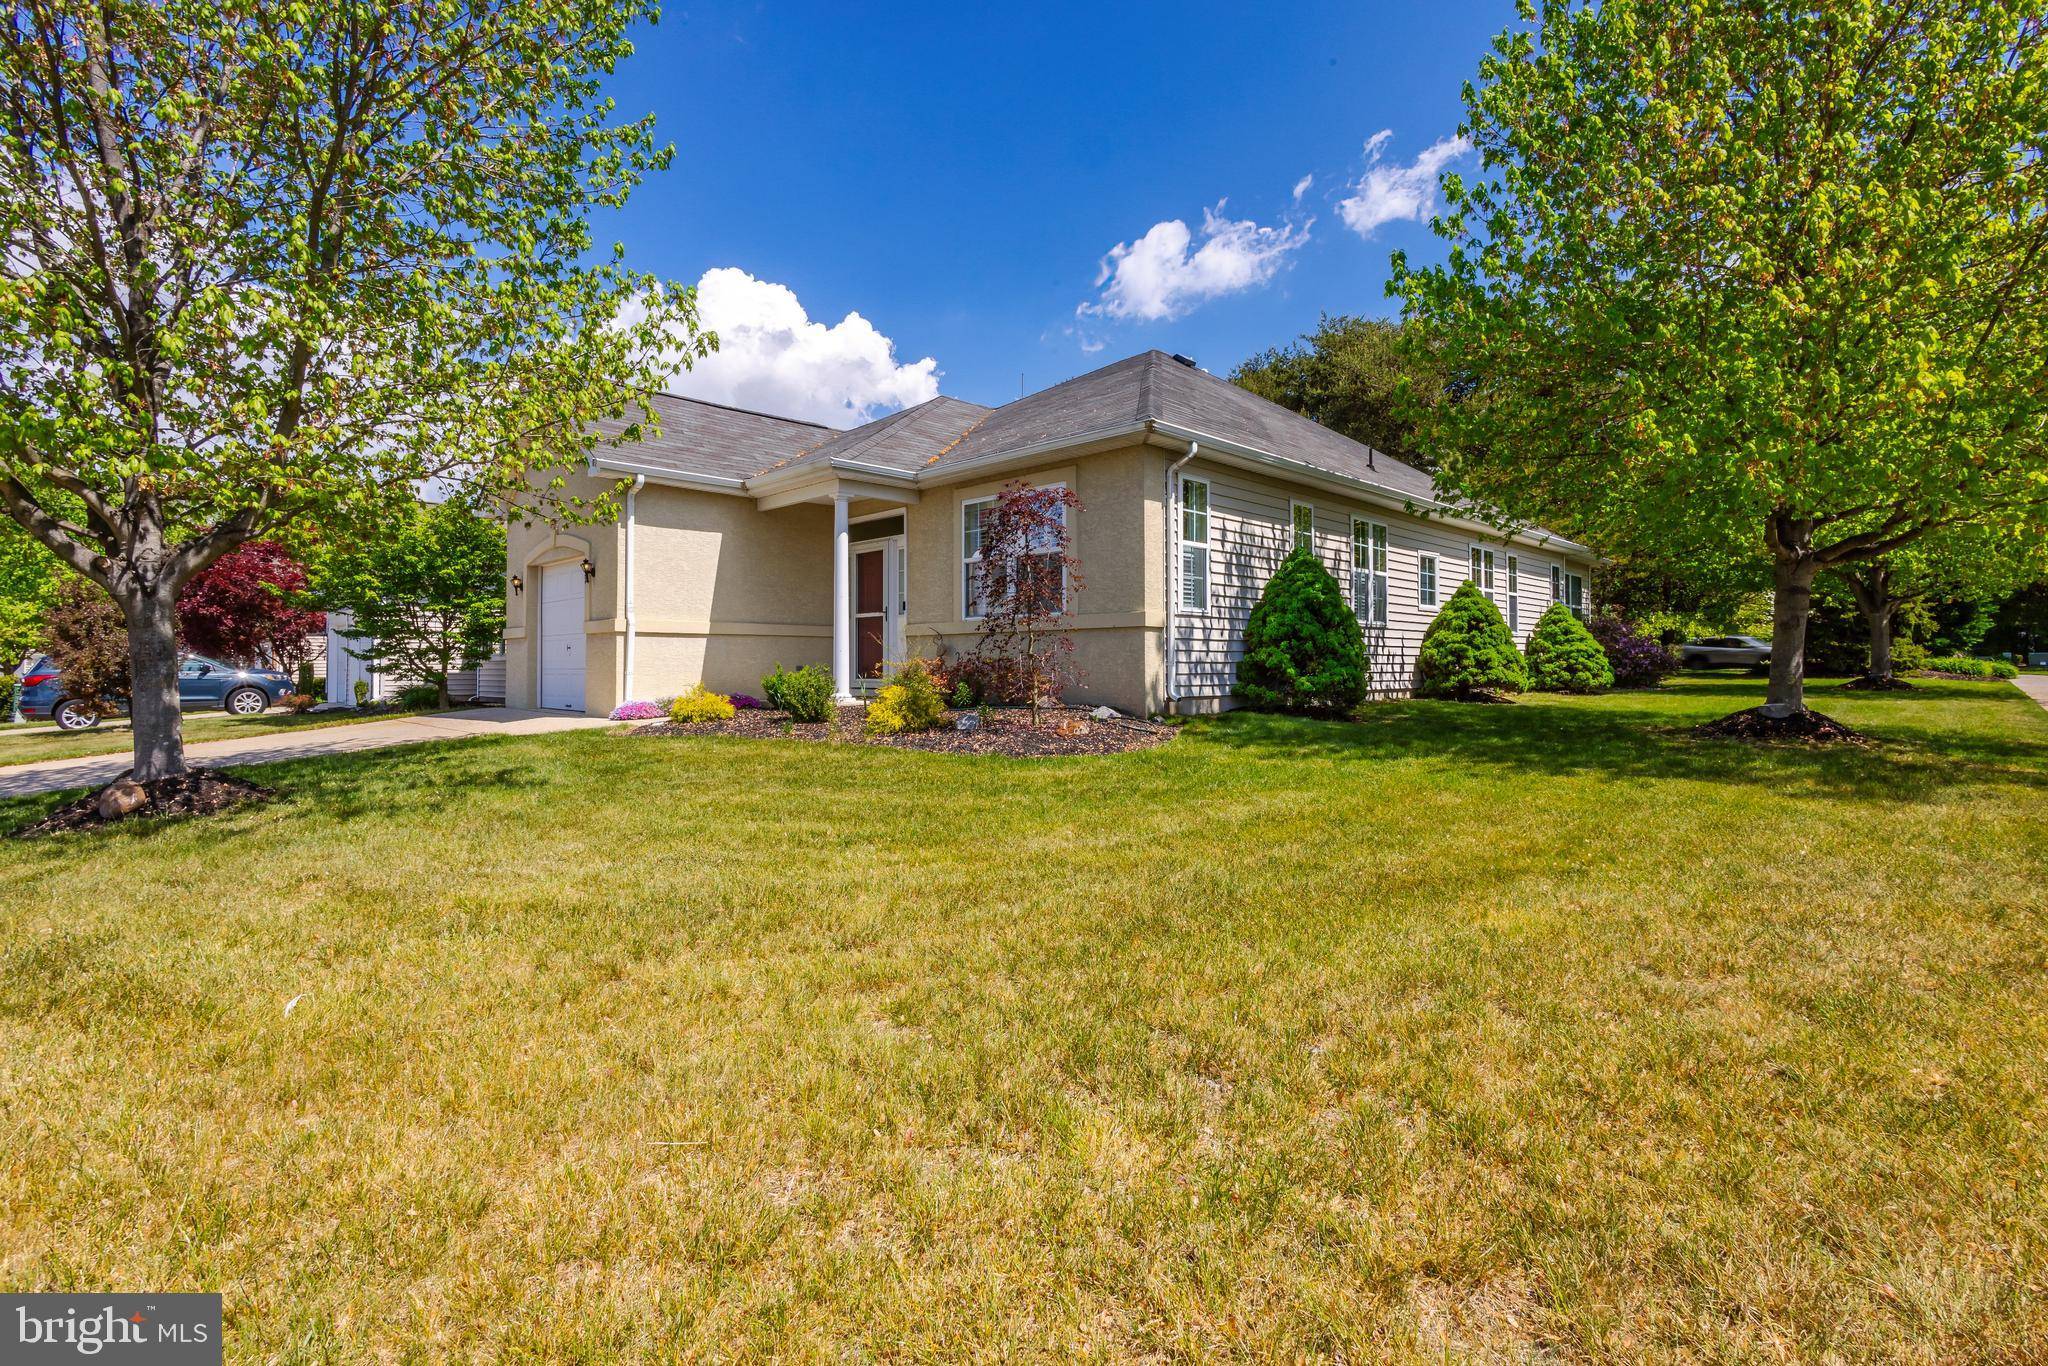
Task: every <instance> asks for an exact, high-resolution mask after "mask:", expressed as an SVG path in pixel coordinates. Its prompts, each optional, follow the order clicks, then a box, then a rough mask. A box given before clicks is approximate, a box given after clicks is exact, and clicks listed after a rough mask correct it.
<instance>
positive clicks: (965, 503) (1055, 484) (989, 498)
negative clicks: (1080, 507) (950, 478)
mask: <svg viewBox="0 0 2048 1366" xmlns="http://www.w3.org/2000/svg"><path fill="white" fill-rule="evenodd" d="M1066 486H1067V481H1066V480H1064V479H1055V480H1053V481H1052V482H1051V483H1049V484H1033V485H1032V486H1031V487H1032V488H1035V489H1063V488H1065V487H1066ZM996 497H997V495H996V494H993V493H990V494H984V495H982V496H981V497H979V498H962V499H961V500H960V540H959V541H958V542H957V544H958V545H959V547H960V620H962V621H981V620H983V619H984V618H986V617H987V615H988V614H987V613H986V612H969V611H968V610H967V609H968V607H969V606H970V605H971V604H970V603H969V602H968V600H967V566H968V565H970V564H980V563H981V525H980V522H979V521H977V522H976V523H975V542H974V557H973V558H972V559H969V558H968V556H967V509H969V508H971V507H979V506H981V505H982V504H984V503H987V504H993V503H994V502H995V501H996ZM1066 521H1067V510H1066V508H1065V507H1062V508H1061V509H1060V522H1061V524H1062V525H1065V524H1066ZM908 529H909V521H908V518H906V519H905V530H908ZM1067 530H1068V533H1069V535H1070V537H1071V533H1072V531H1073V528H1072V527H1071V526H1069V527H1067ZM1073 591H1074V588H1073V584H1072V583H1071V582H1070V581H1069V576H1068V574H1067V573H1066V572H1065V571H1064V570H1062V571H1061V573H1060V611H1061V613H1062V614H1064V613H1065V612H1066V610H1067V607H1068V603H1067V598H1068V595H1069V594H1071V593H1072V592H1073Z"/></svg>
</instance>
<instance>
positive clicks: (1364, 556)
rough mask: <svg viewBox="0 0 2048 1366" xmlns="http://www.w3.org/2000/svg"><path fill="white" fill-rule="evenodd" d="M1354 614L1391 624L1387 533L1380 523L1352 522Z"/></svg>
mask: <svg viewBox="0 0 2048 1366" xmlns="http://www.w3.org/2000/svg"><path fill="white" fill-rule="evenodd" d="M1351 610H1352V611H1354V612H1356V613H1358V619H1359V620H1360V621H1369V622H1373V623H1375V624H1380V625H1384V624H1385V622H1386V620H1387V529H1386V528H1385V527H1383V526H1381V525H1380V524H1379V523H1378V522H1364V521H1359V520H1358V519H1356V518H1353V519H1352V522H1351Z"/></svg>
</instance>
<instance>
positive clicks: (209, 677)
mask: <svg viewBox="0 0 2048 1366" xmlns="http://www.w3.org/2000/svg"><path fill="white" fill-rule="evenodd" d="M292 686H293V685H292V680H291V679H290V677H288V676H287V675H285V674H283V673H280V672H279V671H278V670H276V669H238V668H236V667H235V666H234V665H232V664H222V663H221V662H220V661H218V660H214V659H206V658H204V657H202V656H200V655H187V656H185V658H184V659H183V660H182V661H180V663H179V665H178V705H179V706H180V707H182V708H183V709H184V710H186V711H200V710H204V709H206V708H209V707H219V708H220V709H221V710H222V711H225V712H227V713H228V714H229V715H231V716H260V715H262V714H263V713H264V712H266V711H268V710H270V708H271V706H272V705H273V704H274V703H276V702H277V701H278V699H280V698H282V697H284V696H285V695H286V694H288V693H290V692H291V691H292ZM114 707H115V709H116V710H117V711H123V712H125V711H127V710H128V701H127V699H126V698H118V699H116V700H115V702H114ZM21 714H22V716H23V717H24V718H25V719H27V720H30V721H42V720H53V721H55V722H56V723H57V728H58V729H59V730H90V729H92V728H93V727H94V726H96V725H98V724H99V723H100V708H99V707H97V706H95V705H94V704H93V699H92V698H90V697H78V696H74V695H72V694H71V693H68V692H66V691H65V690H64V675H63V673H62V671H60V670H59V669H58V668H57V666H56V665H55V664H54V663H53V662H51V660H50V659H49V658H48V657H47V656H45V657H44V658H42V659H38V660H35V661H32V662H31V663H30V664H29V665H28V667H27V668H26V669H25V670H23V672H22V674H21Z"/></svg>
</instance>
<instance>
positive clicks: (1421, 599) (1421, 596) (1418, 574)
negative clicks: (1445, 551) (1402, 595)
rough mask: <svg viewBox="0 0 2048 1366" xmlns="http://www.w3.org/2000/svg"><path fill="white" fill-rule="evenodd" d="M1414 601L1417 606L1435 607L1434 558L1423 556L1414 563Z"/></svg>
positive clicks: (1432, 556)
mask: <svg viewBox="0 0 2048 1366" xmlns="http://www.w3.org/2000/svg"><path fill="white" fill-rule="evenodd" d="M1415 601H1416V604H1417V605H1418V606H1422V607H1434V606H1436V556H1434V555H1423V556H1421V557H1420V558H1418V559H1417V560H1416V561H1415Z"/></svg>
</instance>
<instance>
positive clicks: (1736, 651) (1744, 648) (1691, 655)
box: [1678, 636, 1771, 669]
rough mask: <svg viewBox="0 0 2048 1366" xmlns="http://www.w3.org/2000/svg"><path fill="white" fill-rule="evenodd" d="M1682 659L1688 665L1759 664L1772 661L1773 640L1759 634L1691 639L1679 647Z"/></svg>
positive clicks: (1706, 667) (1679, 659)
mask: <svg viewBox="0 0 2048 1366" xmlns="http://www.w3.org/2000/svg"><path fill="white" fill-rule="evenodd" d="M1678 662H1679V663H1680V664H1683V665H1685V667H1686V668H1688V669H1724V668H1728V667H1729V666H1731V665H1739V666H1741V667H1742V668H1745V669H1749V668H1755V667H1756V666H1757V665H1759V664H1768V663H1770V662H1771V643H1770V642H1769V641H1767V640H1758V639H1757V638H1756V637H1755V636H1713V637H1710V638H1708V639H1706V640H1688V641H1687V642H1686V643H1685V644H1683V645H1681V646H1679V647H1678Z"/></svg>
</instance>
